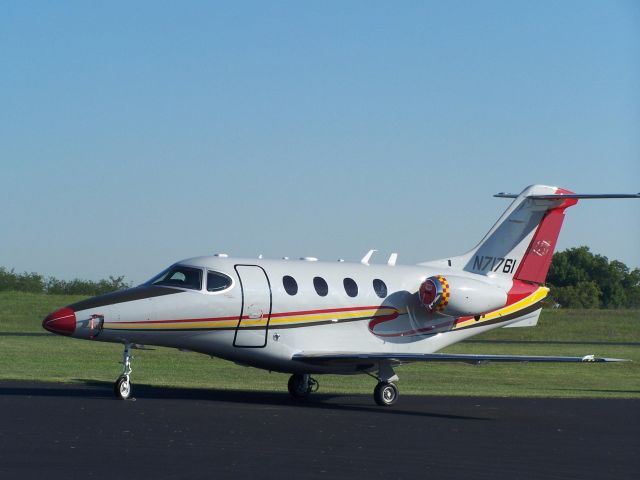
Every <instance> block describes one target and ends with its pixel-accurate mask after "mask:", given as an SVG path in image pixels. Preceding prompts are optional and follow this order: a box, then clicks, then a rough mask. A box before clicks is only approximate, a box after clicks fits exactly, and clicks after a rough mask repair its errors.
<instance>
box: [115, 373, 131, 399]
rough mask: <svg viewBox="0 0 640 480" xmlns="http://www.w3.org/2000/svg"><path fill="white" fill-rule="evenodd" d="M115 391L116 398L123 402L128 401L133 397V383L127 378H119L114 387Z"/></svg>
mask: <svg viewBox="0 0 640 480" xmlns="http://www.w3.org/2000/svg"><path fill="white" fill-rule="evenodd" d="M113 390H114V392H115V394H116V397H118V398H120V399H121V400H126V399H127V398H129V395H131V382H130V381H129V379H128V378H127V377H118V380H116V383H115V384H114V385H113Z"/></svg>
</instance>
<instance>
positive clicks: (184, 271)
mask: <svg viewBox="0 0 640 480" xmlns="http://www.w3.org/2000/svg"><path fill="white" fill-rule="evenodd" d="M147 284H148V285H162V286H166V287H179V288H189V289H191V290H202V270H200V269H199V268H194V267H186V266H184V265H174V266H172V267H169V268H168V269H166V270H165V271H164V272H162V273H161V274H159V275H157V276H156V277H154V278H152V279H151V280H149V282H147Z"/></svg>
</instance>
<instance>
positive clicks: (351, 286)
mask: <svg viewBox="0 0 640 480" xmlns="http://www.w3.org/2000/svg"><path fill="white" fill-rule="evenodd" d="M342 283H343V284H344V291H345V292H347V295H349V296H350V297H355V296H357V295H358V284H357V283H356V282H355V280H354V279H353V278H345V279H344V281H343V282H342Z"/></svg>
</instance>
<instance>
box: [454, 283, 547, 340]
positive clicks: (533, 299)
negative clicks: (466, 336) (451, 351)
mask: <svg viewBox="0 0 640 480" xmlns="http://www.w3.org/2000/svg"><path fill="white" fill-rule="evenodd" d="M548 293H549V289H548V288H547V287H540V288H538V289H537V290H536V291H535V292H533V293H532V294H531V295H529V296H528V297H525V298H523V299H522V300H518V301H517V302H515V303H512V304H511V305H508V306H506V307H503V308H500V309H498V310H494V311H493V312H489V313H486V314H484V315H482V316H481V317H480V320H477V321H476V319H475V318H470V319H469V320H465V321H464V322H460V323H458V324H456V326H455V327H453V330H456V329H458V328H462V327H466V326H468V325H480V324H482V323H483V322H487V321H489V320H495V319H496V318H499V317H503V316H505V315H510V314H512V313H516V312H518V311H519V310H523V309H525V308H527V307H529V306H531V305H533V304H534V303H537V302H539V301H540V300H542V299H544V298H545V297H546V296H547V295H548Z"/></svg>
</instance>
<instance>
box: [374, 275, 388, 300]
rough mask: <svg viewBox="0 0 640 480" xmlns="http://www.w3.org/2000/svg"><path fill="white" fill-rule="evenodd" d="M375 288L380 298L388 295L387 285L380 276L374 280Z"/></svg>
mask: <svg viewBox="0 0 640 480" xmlns="http://www.w3.org/2000/svg"><path fill="white" fill-rule="evenodd" d="M373 290H374V291H375V292H376V295H378V296H379V297H380V298H385V297H386V296H387V286H386V285H385V283H384V282H383V281H382V280H380V279H379V278H376V279H375V280H374V281H373Z"/></svg>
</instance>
